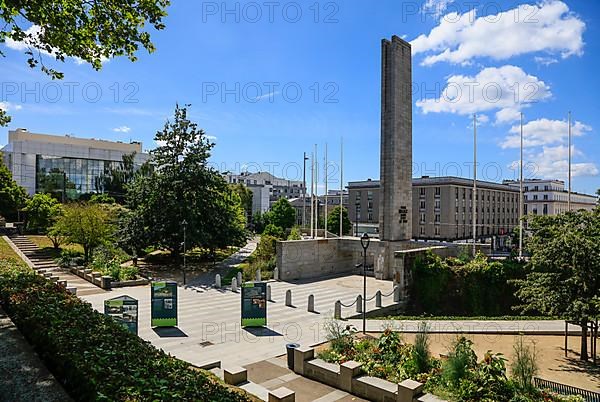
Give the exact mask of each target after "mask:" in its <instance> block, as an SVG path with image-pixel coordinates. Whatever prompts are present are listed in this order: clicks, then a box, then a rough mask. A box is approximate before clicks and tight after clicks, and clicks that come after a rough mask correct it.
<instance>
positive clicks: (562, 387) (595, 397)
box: [533, 377, 600, 402]
mask: <svg viewBox="0 0 600 402" xmlns="http://www.w3.org/2000/svg"><path fill="white" fill-rule="evenodd" d="M533 383H534V384H535V386H536V387H537V388H539V389H543V390H548V391H551V392H555V393H557V394H561V395H579V396H582V397H583V398H584V399H585V400H586V401H587V402H600V393H598V392H594V391H588V390H587V389H581V388H577V387H573V386H571V385H566V384H561V383H558V382H554V381H550V380H544V379H543V378H538V377H533Z"/></svg>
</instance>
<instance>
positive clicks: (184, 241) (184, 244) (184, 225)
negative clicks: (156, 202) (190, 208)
mask: <svg viewBox="0 0 600 402" xmlns="http://www.w3.org/2000/svg"><path fill="white" fill-rule="evenodd" d="M181 225H182V226H183V285H184V286H185V283H186V280H185V279H186V278H185V271H186V265H185V262H186V261H185V253H186V251H187V250H186V238H185V237H186V236H185V235H186V229H187V221H186V220H185V219H184V220H183V222H181Z"/></svg>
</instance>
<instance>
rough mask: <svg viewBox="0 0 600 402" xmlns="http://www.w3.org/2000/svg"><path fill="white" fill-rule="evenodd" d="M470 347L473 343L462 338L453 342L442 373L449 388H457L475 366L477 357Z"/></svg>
mask: <svg viewBox="0 0 600 402" xmlns="http://www.w3.org/2000/svg"><path fill="white" fill-rule="evenodd" d="M472 346H473V342H472V341H470V340H468V339H467V338H465V337H464V336H461V337H459V338H457V339H456V341H454V343H453V345H452V350H451V351H450V353H449V354H448V360H446V362H445V364H444V371H443V375H444V378H445V379H446V381H447V382H448V383H449V384H450V385H451V386H454V387H458V385H459V383H460V381H461V380H462V379H464V378H465V377H466V376H467V374H468V372H469V369H472V368H474V367H475V365H476V364H477V355H476V354H475V352H474V351H473V348H472Z"/></svg>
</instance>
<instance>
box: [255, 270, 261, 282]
mask: <svg viewBox="0 0 600 402" xmlns="http://www.w3.org/2000/svg"><path fill="white" fill-rule="evenodd" d="M260 280H261V276H260V268H259V269H257V270H256V282H260Z"/></svg>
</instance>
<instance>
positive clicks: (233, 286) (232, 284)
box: [231, 278, 238, 293]
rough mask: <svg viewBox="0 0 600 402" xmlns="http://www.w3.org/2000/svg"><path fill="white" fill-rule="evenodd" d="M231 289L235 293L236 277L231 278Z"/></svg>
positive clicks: (236, 287) (236, 289)
mask: <svg viewBox="0 0 600 402" xmlns="http://www.w3.org/2000/svg"><path fill="white" fill-rule="evenodd" d="M231 291H232V292H235V293H237V291H238V286H237V278H232V279H231Z"/></svg>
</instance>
